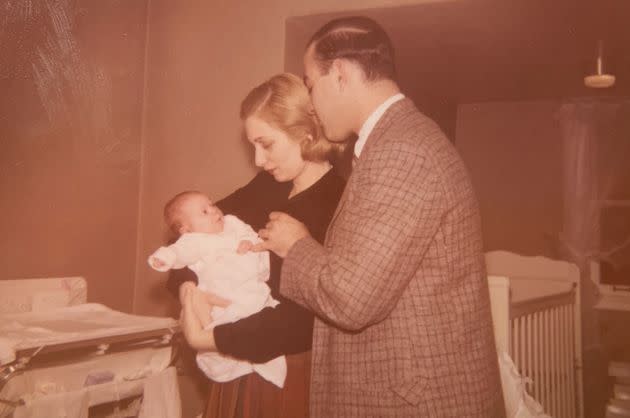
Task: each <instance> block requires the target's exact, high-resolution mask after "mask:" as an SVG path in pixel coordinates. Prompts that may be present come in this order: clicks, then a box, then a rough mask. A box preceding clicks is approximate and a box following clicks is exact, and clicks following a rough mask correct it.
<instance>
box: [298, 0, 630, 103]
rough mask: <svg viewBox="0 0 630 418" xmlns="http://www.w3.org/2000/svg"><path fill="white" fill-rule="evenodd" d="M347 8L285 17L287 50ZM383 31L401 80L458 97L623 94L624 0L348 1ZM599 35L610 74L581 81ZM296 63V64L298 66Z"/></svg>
mask: <svg viewBox="0 0 630 418" xmlns="http://www.w3.org/2000/svg"><path fill="white" fill-rule="evenodd" d="M348 14H349V13H335V14H324V15H316V16H303V17H296V18H292V19H290V20H289V21H288V22H287V34H289V33H293V34H295V35H296V36H295V37H294V38H292V39H287V67H288V68H289V69H295V67H296V66H297V65H298V64H297V63H296V61H295V60H294V61H293V65H291V62H292V61H291V60H292V58H291V56H290V54H291V51H294V50H298V49H299V50H303V47H304V44H305V42H306V41H307V40H308V37H309V36H310V34H312V33H314V32H315V31H316V30H317V29H318V28H319V27H320V26H321V25H322V24H324V23H325V22H326V21H328V20H330V19H332V18H334V17H338V16H342V15H348ZM350 14H353V15H354V14H361V15H367V16H370V17H372V18H374V19H376V20H377V21H378V22H380V23H381V24H382V25H383V27H384V28H385V29H386V30H387V32H388V33H389V34H390V36H391V38H392V40H393V42H394V45H395V48H396V53H397V57H396V58H397V67H398V76H399V81H400V84H401V86H402V87H403V90H406V91H408V92H410V93H412V94H413V95H424V96H426V97H430V98H434V99H439V100H440V101H442V100H443V101H447V102H450V103H467V102H479V101H504V100H505V101H507V100H528V99H542V98H571V97H583V96H624V97H630V79H629V78H630V0H509V1H505V0H459V1H440V2H434V3H425V4H420V5H414V6H404V7H395V8H381V9H370V10H364V11H359V12H357V11H354V12H352V13H350ZM598 39H601V40H603V42H604V54H605V60H606V61H605V63H607V64H613V65H614V68H613V69H614V73H615V75H616V77H617V83H616V85H615V86H614V87H612V88H608V89H588V88H586V87H584V85H583V81H582V80H583V76H584V75H585V72H586V69H587V67H588V65H589V64H591V65H592V63H593V62H594V57H595V56H596V49H597V40H598ZM300 71H301V69H300Z"/></svg>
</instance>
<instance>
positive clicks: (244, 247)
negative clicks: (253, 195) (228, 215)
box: [231, 216, 261, 254]
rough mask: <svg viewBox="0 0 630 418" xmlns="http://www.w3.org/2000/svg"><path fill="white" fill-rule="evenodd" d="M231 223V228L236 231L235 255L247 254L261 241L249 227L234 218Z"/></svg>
mask: <svg viewBox="0 0 630 418" xmlns="http://www.w3.org/2000/svg"><path fill="white" fill-rule="evenodd" d="M231 221H232V222H233V225H234V226H233V227H234V228H235V229H236V233H237V237H238V239H239V243H238V246H237V247H236V253H237V254H245V253H247V252H248V251H250V250H251V249H252V247H253V246H254V244H256V243H258V242H260V241H261V239H260V237H259V236H258V234H257V233H256V231H254V230H253V228H252V227H251V226H249V225H248V224H246V223H245V222H243V221H241V220H240V219H238V218H237V217H235V216H233V217H232V219H231Z"/></svg>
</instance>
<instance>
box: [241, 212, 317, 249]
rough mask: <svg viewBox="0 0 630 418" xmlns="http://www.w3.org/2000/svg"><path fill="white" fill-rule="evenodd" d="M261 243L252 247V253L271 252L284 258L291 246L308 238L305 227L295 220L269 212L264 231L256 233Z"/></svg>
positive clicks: (280, 213)
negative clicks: (261, 240)
mask: <svg viewBox="0 0 630 418" xmlns="http://www.w3.org/2000/svg"><path fill="white" fill-rule="evenodd" d="M258 235H259V236H260V238H262V239H263V242H261V243H258V244H256V245H254V246H253V247H252V251H265V250H271V251H273V252H274V253H276V254H277V255H278V256H280V257H282V258H284V257H286V256H287V254H288V253H289V250H290V249H291V247H293V244H295V243H296V242H298V241H299V240H301V239H302V238H304V237H307V236H309V235H310V234H309V232H308V229H306V226H304V224H303V223H302V222H300V221H298V220H297V219H295V218H293V217H291V216H289V215H287V214H286V213H282V212H271V213H270V214H269V222H267V225H265V228H264V229H261V230H260V231H258Z"/></svg>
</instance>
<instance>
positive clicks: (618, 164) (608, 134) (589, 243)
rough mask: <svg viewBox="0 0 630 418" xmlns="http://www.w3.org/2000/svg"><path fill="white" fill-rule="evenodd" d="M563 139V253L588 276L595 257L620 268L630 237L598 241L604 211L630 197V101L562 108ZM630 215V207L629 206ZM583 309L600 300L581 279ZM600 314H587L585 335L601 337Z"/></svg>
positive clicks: (588, 281) (561, 240) (592, 103)
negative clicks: (603, 208) (598, 325)
mask: <svg viewBox="0 0 630 418" xmlns="http://www.w3.org/2000/svg"><path fill="white" fill-rule="evenodd" d="M559 121H560V127H561V130H562V143H563V159H564V161H563V169H564V172H563V177H564V180H563V183H564V184H563V191H564V198H563V203H564V208H563V227H562V232H561V234H560V237H559V241H560V248H561V252H562V254H563V256H564V257H566V258H567V259H568V260H569V261H572V262H574V263H576V264H577V265H578V266H579V267H580V270H581V272H582V277H583V278H585V279H586V278H587V277H588V276H589V268H588V266H589V262H590V261H591V260H597V261H604V262H607V263H609V264H610V265H612V266H613V267H614V268H622V267H623V265H624V264H627V263H628V260H629V259H630V257H628V255H629V252H630V236H620V237H619V238H618V239H617V240H616V241H614V242H607V243H605V244H604V245H602V243H601V242H600V213H601V210H602V207H604V206H606V205H608V204H610V200H612V199H624V198H625V199H628V200H630V190H624V189H625V186H628V185H629V184H630V182H629V181H628V179H630V174H629V172H628V170H629V169H628V168H627V165H628V161H630V123H629V122H628V121H630V101H621V100H618V101H611V100H600V101H595V100H592V101H577V102H571V103H565V104H563V105H562V106H561V108H560V112H559ZM628 211H629V214H630V207H628ZM582 285H583V293H582V294H583V299H582V302H583V307H584V308H585V309H586V310H588V309H589V308H590V307H592V306H593V305H594V303H595V302H596V299H597V288H596V286H595V285H594V284H593V283H592V282H591V281H590V280H588V279H586V280H582ZM595 321H596V318H594V315H586V316H585V317H584V323H583V325H584V333H585V338H586V339H589V334H590V337H591V338H594V339H595V341H597V337H596V335H597V330H596V322H595Z"/></svg>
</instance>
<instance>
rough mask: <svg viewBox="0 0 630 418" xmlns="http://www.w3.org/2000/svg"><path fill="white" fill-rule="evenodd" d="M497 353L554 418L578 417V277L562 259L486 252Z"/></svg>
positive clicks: (580, 347)
mask: <svg viewBox="0 0 630 418" xmlns="http://www.w3.org/2000/svg"><path fill="white" fill-rule="evenodd" d="M486 265H487V270H488V280H489V288H490V298H491V302H492V316H493V322H494V330H495V337H496V341H497V349H498V350H499V351H504V352H506V353H508V354H509V356H510V357H511V358H512V360H513V362H514V364H515V365H516V367H517V369H518V371H519V373H520V375H521V376H523V377H524V378H525V379H526V382H527V383H526V389H527V392H528V393H529V394H530V395H531V396H532V397H533V398H534V399H536V400H537V401H538V402H539V403H540V404H541V405H542V406H543V408H544V411H545V413H547V414H549V415H550V416H552V417H554V418H574V417H575V418H583V416H584V411H583V403H582V399H583V397H582V344H581V339H582V336H581V321H580V318H581V312H580V309H581V307H580V273H579V270H578V268H577V267H576V266H575V265H573V264H570V263H568V262H564V261H556V260H551V259H548V258H545V257H525V256H521V255H517V254H513V253H509V252H506V251H492V252H488V253H486Z"/></svg>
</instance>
